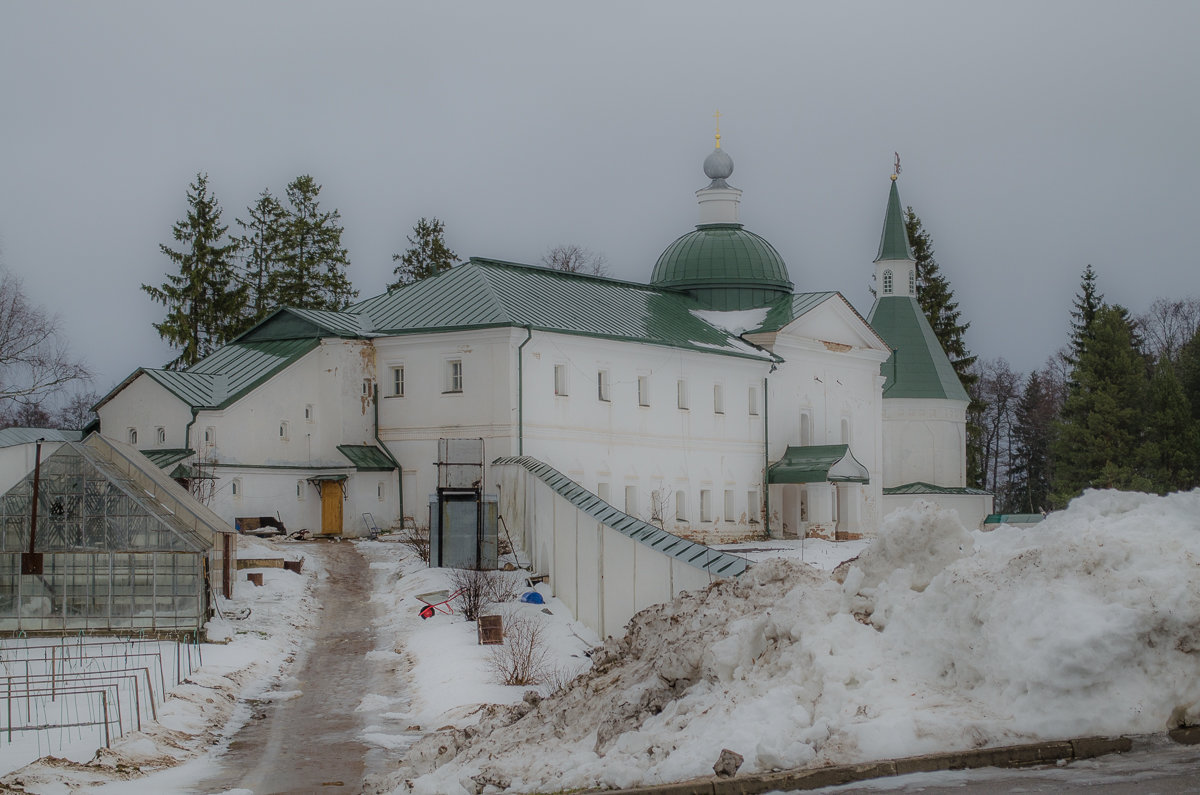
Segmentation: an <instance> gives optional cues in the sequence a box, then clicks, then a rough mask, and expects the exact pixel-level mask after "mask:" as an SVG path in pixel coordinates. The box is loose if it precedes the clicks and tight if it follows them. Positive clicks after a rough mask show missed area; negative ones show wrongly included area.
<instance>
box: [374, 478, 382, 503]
mask: <svg viewBox="0 0 1200 795" xmlns="http://www.w3.org/2000/svg"><path fill="white" fill-rule="evenodd" d="M375 495H376V496H377V497H379V501H380V502H383V481H382V480H381V481H379V483H378V484H377V485H376V486H375Z"/></svg>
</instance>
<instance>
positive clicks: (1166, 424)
mask: <svg viewBox="0 0 1200 795" xmlns="http://www.w3.org/2000/svg"><path fill="white" fill-rule="evenodd" d="M1146 403H1147V411H1146V427H1145V434H1146V438H1145V441H1144V442H1143V443H1142V446H1141V449H1140V450H1139V451H1138V465H1139V467H1140V468H1141V471H1142V473H1143V474H1144V475H1145V476H1146V477H1147V478H1148V479H1149V480H1150V482H1151V484H1152V487H1153V489H1154V490H1155V491H1157V492H1159V493H1160V494H1166V493H1168V492H1172V491H1181V490H1184V489H1190V488H1193V487H1195V486H1196V485H1197V475H1198V474H1200V470H1198V469H1197V463H1198V462H1200V457H1198V454H1197V450H1198V449H1200V433H1198V432H1197V422H1196V420H1195V419H1193V418H1192V412H1191V407H1190V406H1189V405H1188V399H1187V396H1186V395H1185V394H1184V391H1183V384H1181V383H1180V381H1179V378H1178V377H1177V376H1176V375H1175V368H1174V367H1173V366H1172V364H1171V360H1170V359H1169V358H1168V357H1167V355H1166V354H1164V355H1163V356H1162V357H1161V358H1160V359H1159V360H1158V364H1157V366H1156V367H1155V368H1154V375H1153V377H1152V378H1151V379H1150V386H1149V389H1148V390H1147V399H1146Z"/></svg>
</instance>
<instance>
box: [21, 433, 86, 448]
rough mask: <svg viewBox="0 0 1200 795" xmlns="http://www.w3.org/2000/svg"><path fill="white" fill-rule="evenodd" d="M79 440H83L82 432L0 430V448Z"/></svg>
mask: <svg viewBox="0 0 1200 795" xmlns="http://www.w3.org/2000/svg"><path fill="white" fill-rule="evenodd" d="M81 438H83V432H82V431H61V430H59V429H57V428H4V429H3V430H0V447H12V446H13V445H18V444H33V443H34V442H36V441H37V440H38V439H41V440H42V441H46V442H77V441H79V440H80V439H81Z"/></svg>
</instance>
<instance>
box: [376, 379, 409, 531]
mask: <svg viewBox="0 0 1200 795" xmlns="http://www.w3.org/2000/svg"><path fill="white" fill-rule="evenodd" d="M374 397H375V427H374V429H373V431H374V435H375V441H376V442H379V449H381V450H383V454H384V455H386V456H387V457H388V460H389V461H391V462H392V463H393V464H395V465H396V482H397V484H398V485H397V486H396V491H397V496H399V498H400V499H399V505H400V529H401V530H403V529H404V469H403V468H402V467H401V466H400V462H399V461H397V460H396V456H394V455H392V451H391V450H389V449H388V446H387V445H386V444H384V443H383V439H380V438H379V384H375V392H374Z"/></svg>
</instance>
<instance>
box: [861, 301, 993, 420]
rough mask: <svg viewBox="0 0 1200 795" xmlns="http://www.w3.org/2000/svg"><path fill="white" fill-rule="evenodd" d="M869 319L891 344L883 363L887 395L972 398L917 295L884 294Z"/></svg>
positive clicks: (884, 389)
mask: <svg viewBox="0 0 1200 795" xmlns="http://www.w3.org/2000/svg"><path fill="white" fill-rule="evenodd" d="M867 321H868V322H869V323H870V324H871V327H872V328H874V329H875V331H876V332H877V333H878V334H879V336H881V337H883V339H884V341H885V342H887V344H888V345H889V346H891V348H892V355H891V357H890V358H889V359H888V360H887V361H886V362H884V363H883V365H882V366H881V367H880V372H881V373H882V374H883V375H884V377H885V379H886V380H885V381H884V384H883V396H884V397H885V398H937V399H941V400H962V401H969V400H970V397H969V396H968V395H967V390H965V389H963V385H962V382H961V381H959V380H958V374H957V373H956V372H954V365H952V364H950V359H949V358H948V357H947V356H946V352H945V351H943V350H942V344H941V343H940V342H938V338H937V335H936V334H934V333H933V329H932V328H931V327H930V325H929V320H928V319H926V317H925V313H924V312H922V311H921V306H920V304H918V303H917V299H915V298H913V297H912V296H907V295H885V296H881V297H880V298H877V299H876V300H875V306H873V307H871V315H870V317H869V318H867Z"/></svg>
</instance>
